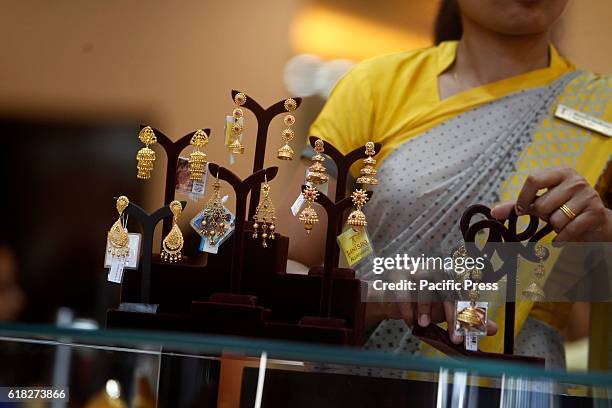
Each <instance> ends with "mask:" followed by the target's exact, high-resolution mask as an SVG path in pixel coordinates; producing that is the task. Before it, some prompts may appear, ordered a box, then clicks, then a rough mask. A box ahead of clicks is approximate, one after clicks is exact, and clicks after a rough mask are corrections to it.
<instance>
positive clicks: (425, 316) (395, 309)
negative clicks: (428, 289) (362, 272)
mask: <svg viewBox="0 0 612 408" xmlns="http://www.w3.org/2000/svg"><path fill="white" fill-rule="evenodd" d="M384 319H395V320H404V322H406V325H407V326H408V327H411V328H412V327H414V325H416V324H418V325H419V326H421V327H427V326H429V325H430V324H432V323H434V324H437V323H441V322H444V321H446V324H447V327H448V337H449V338H450V340H451V341H452V342H453V343H455V344H458V343H461V342H462V341H463V337H461V336H456V335H455V334H454V330H453V325H454V324H455V304H454V303H453V302H418V303H417V302H380V303H377V302H371V303H368V305H367V308H366V326H368V327H371V325H375V324H376V325H377V324H378V323H380V322H381V321H382V320H384ZM495 333H497V324H495V322H493V321H492V320H488V321H487V336H492V335H494V334H495Z"/></svg>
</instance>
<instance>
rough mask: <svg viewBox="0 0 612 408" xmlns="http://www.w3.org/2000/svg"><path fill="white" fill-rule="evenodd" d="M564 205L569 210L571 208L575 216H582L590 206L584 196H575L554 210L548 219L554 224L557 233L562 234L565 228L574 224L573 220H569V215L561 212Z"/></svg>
mask: <svg viewBox="0 0 612 408" xmlns="http://www.w3.org/2000/svg"><path fill="white" fill-rule="evenodd" d="M562 205H565V206H567V208H569V209H570V210H571V211H572V212H573V213H574V214H580V213H582V212H584V211H585V209H586V208H587V206H588V205H589V202H588V199H587V198H586V197H584V196H574V197H572V198H570V199H569V200H568V201H566V202H563V203H561V204H560V205H559V206H558V207H557V208H556V209H554V210H553V211H552V213H551V215H550V217H548V222H549V223H550V224H552V226H553V228H554V230H555V231H556V232H557V233H559V232H561V231H562V230H563V228H565V227H566V226H567V225H568V224H569V223H570V222H572V220H571V218H569V217H568V216H567V214H565V213H564V212H563V211H562V210H561V206H562Z"/></svg>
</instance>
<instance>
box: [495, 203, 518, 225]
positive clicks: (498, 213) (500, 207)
mask: <svg viewBox="0 0 612 408" xmlns="http://www.w3.org/2000/svg"><path fill="white" fill-rule="evenodd" d="M515 204H516V203H515V202H514V201H506V202H505V203H501V204H497V205H496V206H495V207H493V208H491V217H493V218H495V219H496V220H500V221H503V220H507V219H508V217H509V216H510V213H511V212H512V211H514V205H515Z"/></svg>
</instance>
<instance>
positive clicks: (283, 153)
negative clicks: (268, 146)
mask: <svg viewBox="0 0 612 408" xmlns="http://www.w3.org/2000/svg"><path fill="white" fill-rule="evenodd" d="M296 109H297V102H296V101H295V99H293V98H289V99H287V100H285V110H286V111H287V112H293V111H294V110H296ZM284 122H285V126H287V127H286V128H285V129H284V130H283V132H282V133H281V138H282V139H283V142H284V143H285V144H284V145H282V146H281V148H280V149H278V152H277V154H276V157H278V158H279V159H281V160H293V149H292V148H291V146H289V142H290V141H291V140H292V139H293V138H294V137H295V132H294V131H293V129H291V126H293V125H294V124H295V116H293V115H291V114H289V115H285V119H284Z"/></svg>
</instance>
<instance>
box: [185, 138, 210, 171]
mask: <svg viewBox="0 0 612 408" xmlns="http://www.w3.org/2000/svg"><path fill="white" fill-rule="evenodd" d="M189 144H191V145H192V146H193V147H194V148H195V150H194V151H193V152H191V154H190V155H189V161H188V168H189V179H190V180H193V181H201V180H202V177H203V176H204V173H206V153H204V152H202V151H200V149H201V148H204V146H206V145H207V144H208V135H207V134H206V133H204V131H203V130H202V129H198V130H197V131H196V132H195V133H194V134H193V136H192V137H191V141H190V142H189Z"/></svg>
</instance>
